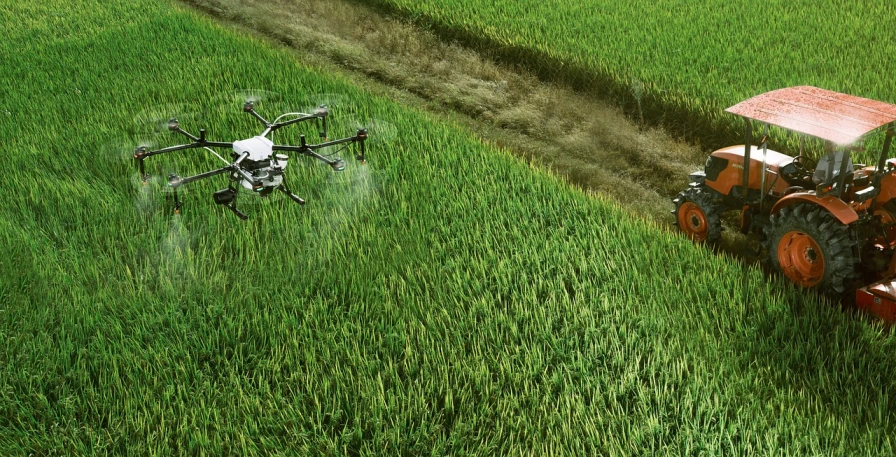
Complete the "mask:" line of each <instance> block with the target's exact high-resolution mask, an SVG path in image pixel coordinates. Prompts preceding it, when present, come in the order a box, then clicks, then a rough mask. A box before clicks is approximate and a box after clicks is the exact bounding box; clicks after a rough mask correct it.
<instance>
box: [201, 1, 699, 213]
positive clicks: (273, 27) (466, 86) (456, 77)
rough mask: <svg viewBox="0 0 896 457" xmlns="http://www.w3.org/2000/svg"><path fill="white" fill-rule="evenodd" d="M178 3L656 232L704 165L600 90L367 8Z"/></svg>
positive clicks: (689, 149)
mask: <svg viewBox="0 0 896 457" xmlns="http://www.w3.org/2000/svg"><path fill="white" fill-rule="evenodd" d="M184 1H185V2H186V3H187V4H189V5H192V6H194V7H196V8H198V9H200V10H202V11H205V12H207V13H210V14H212V15H213V16H215V17H217V18H219V19H224V20H226V21H228V22H231V23H235V24H237V25H239V26H243V27H246V28H248V29H251V30H253V31H255V32H258V33H260V34H262V35H264V36H266V37H269V38H272V39H274V40H276V41H278V42H280V43H283V44H285V45H287V46H289V47H291V48H293V49H295V50H296V51H298V52H299V53H300V54H301V56H302V58H304V59H309V60H311V61H312V62H313V63H314V64H315V65H319V66H325V67H331V68H332V67H339V68H341V69H343V70H349V77H350V78H352V79H356V80H358V79H360V80H362V81H360V82H362V83H365V84H366V85H368V86H370V87H372V88H373V89H374V90H378V91H382V92H384V93H388V94H389V95H390V96H391V97H393V98H398V99H400V100H401V101H402V102H405V103H410V104H412V105H415V106H419V107H423V108H426V109H427V110H429V111H432V112H434V113H437V114H439V115H443V116H449V117H450V118H452V119H455V120H460V121H462V122H463V123H465V124H467V125H469V126H470V127H471V128H472V129H473V130H474V131H476V132H477V133H479V134H480V135H482V137H483V138H485V139H487V140H490V141H494V142H496V143H497V144H499V145H501V146H503V147H505V148H507V149H509V150H511V151H512V152H514V153H515V154H517V155H519V156H521V157H525V158H527V159H529V160H533V161H535V162H537V163H540V164H543V165H546V166H548V167H550V168H551V169H552V170H554V171H555V172H556V173H558V174H560V175H562V176H565V177H567V179H568V180H569V181H570V182H572V183H574V184H576V185H578V186H580V187H581V188H583V189H585V190H587V191H594V192H599V193H603V194H606V195H609V196H611V197H613V198H615V199H616V200H618V201H619V202H621V203H622V204H624V205H626V206H628V207H630V208H632V209H633V210H634V211H635V212H637V213H640V214H643V215H645V216H647V217H649V218H652V219H654V220H655V221H657V222H660V223H661V224H662V225H668V224H669V223H671V222H672V218H671V216H670V214H669V212H670V210H671V209H672V203H671V202H670V199H671V197H673V196H674V195H675V194H677V193H678V192H679V191H680V190H682V189H684V188H686V187H687V184H688V182H687V175H688V173H689V172H691V171H694V170H697V169H700V168H701V166H702V163H703V161H704V160H705V158H706V152H705V151H701V150H699V149H698V148H697V147H695V146H693V145H690V144H688V143H686V142H684V141H680V140H677V139H675V138H673V137H671V136H670V135H669V134H667V133H666V132H664V131H662V130H660V129H656V128H646V127H643V126H639V125H638V124H637V123H636V122H634V121H633V120H631V119H630V118H628V117H626V116H625V115H623V114H622V112H621V110H619V109H618V108H616V107H614V106H611V105H609V104H608V103H606V102H604V101H603V100H602V97H601V95H602V94H601V88H599V87H595V88H594V89H593V91H592V92H591V93H589V94H583V93H579V92H576V91H573V90H571V89H569V88H567V87H564V86H563V85H562V84H554V83H551V82H545V81H542V80H539V78H537V77H536V76H535V75H534V74H532V73H528V72H526V71H525V70H521V69H520V68H519V66H517V67H515V68H511V67H509V66H507V65H502V64H498V63H496V62H494V61H493V60H491V59H489V58H488V56H483V55H480V54H478V53H476V52H474V51H472V50H470V49H467V48H465V47H463V46H460V45H458V44H456V43H446V42H443V41H441V40H440V39H439V38H438V37H436V36H435V35H434V34H433V33H431V32H428V31H426V30H422V29H420V28H419V27H416V26H414V25H411V24H409V23H408V22H405V21H402V20H399V19H396V18H393V17H388V16H386V15H383V14H381V13H379V12H378V11H377V10H375V9H373V8H371V7H367V6H364V5H358V4H356V3H353V2H350V1H347V0H265V1H261V0H184ZM521 66H525V63H521ZM343 73H345V72H344V71H343ZM352 74H353V75H352Z"/></svg>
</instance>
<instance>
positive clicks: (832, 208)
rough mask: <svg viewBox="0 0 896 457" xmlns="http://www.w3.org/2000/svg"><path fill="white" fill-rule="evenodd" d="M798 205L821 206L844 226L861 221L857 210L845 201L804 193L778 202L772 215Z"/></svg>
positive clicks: (795, 194) (791, 195)
mask: <svg viewBox="0 0 896 457" xmlns="http://www.w3.org/2000/svg"><path fill="white" fill-rule="evenodd" d="M797 203H811V204H813V205H818V206H821V207H822V208H824V209H826V210H827V211H828V212H829V213H831V214H832V215H833V216H834V217H836V218H837V220H839V221H840V222H842V223H843V224H844V225H849V224H852V223H853V222H855V221H857V220H859V215H858V214H856V212H855V210H854V209H852V208H850V207H849V205H847V204H846V202H844V201H843V200H840V199H839V198H837V197H834V196H833V195H825V196H824V197H821V198H819V197H818V196H817V195H815V194H809V193H804V192H799V193H794V194H790V195H787V196H785V197H784V198H782V199H780V200H778V201H777V203H775V206H773V207H772V214H778V212H779V211H781V208H784V207H787V206H790V205H795V204H797Z"/></svg>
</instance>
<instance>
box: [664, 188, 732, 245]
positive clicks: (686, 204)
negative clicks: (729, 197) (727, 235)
mask: <svg viewBox="0 0 896 457" xmlns="http://www.w3.org/2000/svg"><path fill="white" fill-rule="evenodd" d="M710 192H712V191H711V190H707V189H705V188H703V187H690V188H688V189H687V190H685V191H684V192H680V193H679V194H678V197H676V198H675V199H674V200H672V202H673V203H675V210H673V211H672V214H673V215H674V216H675V225H677V226H678V228H680V229H681V231H682V232H684V234H685V235H687V237H688V238H690V239H692V240H694V241H696V242H698V243H701V242H706V243H708V244H714V243H717V242H718V241H719V240H720V239H721V238H722V220H721V218H720V217H719V215H720V214H721V206H720V204H719V202H718V200H717V199H716V198H714V197H713V195H712V194H711V193H710Z"/></svg>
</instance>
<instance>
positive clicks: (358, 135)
mask: <svg viewBox="0 0 896 457" xmlns="http://www.w3.org/2000/svg"><path fill="white" fill-rule="evenodd" d="M243 111H244V112H246V113H249V114H251V115H252V116H253V117H255V118H256V119H258V120H259V121H260V122H261V123H262V124H263V125H264V131H262V132H261V134H260V135H256V136H253V137H252V138H247V139H244V140H240V141H234V142H232V143H225V142H219V141H208V140H206V138H205V129H200V130H199V136H196V135H193V134H191V133H189V132H187V131H185V130H183V129H182V128H181V127H180V123H179V122H178V121H177V119H175V118H171V119H170V120H169V121H168V130H170V131H172V132H174V133H179V134H181V135H184V136H186V137H187V138H189V139H190V140H191V143H187V144H180V145H177V146H170V147H166V148H162V149H157V150H147V148H146V146H138V147H137V148H135V149H134V160H135V161H136V162H137V167H138V169H139V170H140V176H141V180H142V182H143V184H144V185H145V184H146V182H147V180H148V179H149V178H150V175H148V174H147V173H146V169H145V166H144V163H143V162H144V160H146V159H147V158H148V157H152V156H155V155H159V154H165V153H169V152H175V151H183V150H187V149H196V148H203V149H206V150H208V151H211V152H212V153H213V154H215V155H216V156H218V158H220V159H221V160H223V161H224V162H225V163H227V165H226V166H224V167H221V168H218V169H215V170H211V171H207V172H205V173H199V174H197V175H194V176H188V177H180V176H178V175H177V174H174V173H172V174H170V175H168V186H169V187H171V189H172V193H173V197H174V212H175V213H176V214H178V213H180V209H181V206H182V205H183V202H182V201H180V199H178V196H177V189H178V188H179V187H180V186H183V185H184V184H189V183H191V182H195V181H199V180H201V179H206V178H211V177H212V176H218V175H223V174H227V175H228V176H229V183H228V186H227V188H225V189H221V190H219V191H217V192H215V193H214V194H213V195H212V197H213V199H214V201H215V203H216V204H218V205H221V206H224V207H225V208H227V209H229V210H230V211H232V212H233V213H234V214H236V215H237V216H238V217H239V218H240V219H242V220H246V219H248V217H249V216H248V215H246V214H245V213H243V212H242V211H240V210H239V209H237V207H236V201H237V195H238V194H239V190H240V188H241V187H242V188H245V189H247V190H249V191H251V192H252V193H253V194H255V195H257V196H260V197H267V196H268V195H270V194H271V193H273V192H274V191H275V190H278V191H280V192H282V193H284V194H286V196H287V197H289V198H290V199H292V201H294V202H296V203H298V204H300V205H304V204H305V200H304V199H302V198H301V197H299V196H298V195H295V194H294V193H292V191H291V190H290V189H289V187H287V185H286V182H285V181H284V179H283V174H284V171H285V170H286V165H287V163H288V161H289V156H288V155H287V154H285V152H294V153H298V154H300V155H304V156H310V157H313V158H315V159H317V160H320V161H322V162H324V163H326V164H327V165H329V166H330V167H332V168H333V171H342V170H344V169H345V161H344V160H342V159H340V158H332V159H331V158H330V157H329V156H324V155H321V154H319V153H318V152H317V151H319V150H320V149H323V148H327V147H330V146H337V145H346V147H347V146H348V145H349V144H352V143H357V145H358V154H357V155H355V158H356V159H357V160H358V161H359V162H361V164H364V163H366V160H365V159H364V153H365V151H364V142H365V141H366V140H367V130H366V129H364V128H359V129H358V130H357V132H355V135H354V136H350V137H346V138H340V139H336V140H332V141H329V140H328V138H327V116H328V115H329V110H328V109H327V107H326V105H321V106H319V107H318V108H316V109H314V110H313V111H312V112H311V113H285V114H282V115H280V116H279V117H277V118H276V119H275V120H274V121H273V122H269V121H268V120H266V119H265V118H263V117H262V116H261V115H260V114H258V113H257V112H256V111H255V103H254V102H252V101H248V102H246V103H245V104H243ZM284 117H292V118H291V119H288V120H286V121H283V122H281V121H280V120H281V119H283V118H284ZM312 120H313V121H315V122H317V125H318V127H319V133H320V137H321V138H323V139H324V142H323V143H317V144H309V143H307V141H306V140H305V135H301V136H300V137H299V138H300V144H299V146H290V145H279V144H274V142H273V141H272V140H270V139H269V138H268V135H270V134H271V133H272V132H274V131H276V130H278V129H281V128H283V127H286V126H288V125H292V124H297V123H299V122H305V121H312ZM211 148H230V149H232V151H231V152H230V156H231V160H230V161H228V160H226V159H224V158H223V157H221V156H220V155H218V153H217V152H215V151H214V150H213V149H211ZM332 155H333V154H330V156H332Z"/></svg>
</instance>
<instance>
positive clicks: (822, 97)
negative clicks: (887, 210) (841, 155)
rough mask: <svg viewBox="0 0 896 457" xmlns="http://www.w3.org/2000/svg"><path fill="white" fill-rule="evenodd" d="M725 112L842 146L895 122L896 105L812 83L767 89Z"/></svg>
mask: <svg viewBox="0 0 896 457" xmlns="http://www.w3.org/2000/svg"><path fill="white" fill-rule="evenodd" d="M725 111H726V112H728V113H731V114H736V115H738V116H742V117H744V118H747V119H752V120H756V121H759V122H763V123H766V124H770V125H775V126H778V127H781V128H785V129H787V130H791V131H794V132H797V133H802V134H805V135H809V136H813V137H816V138H820V139H822V140H825V141H830V142H831V143H834V144H836V145H841V146H842V145H848V144H851V143H854V142H855V141H856V140H858V139H860V138H862V137H864V136H865V135H867V134H868V133H870V132H872V131H874V130H876V129H878V128H880V127H882V126H884V125H886V124H889V123H890V122H893V121H896V105H892V104H890V103H885V102H880V101H877V100H871V99H867V98H862V97H856V96H854V95H847V94H841V93H839V92H833V91H830V90H825V89H820V88H818V87H812V86H797V87H788V88H784V89H778V90H773V91H771V92H766V93H764V94H760V95H757V96H755V97H753V98H750V99H747V100H744V101H742V102H740V103H738V104H736V105H734V106H732V107H730V108H728V109H726V110H725Z"/></svg>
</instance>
